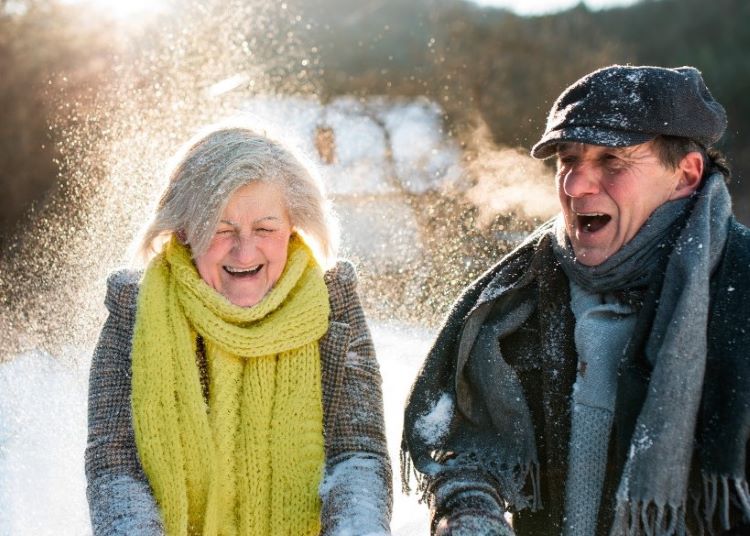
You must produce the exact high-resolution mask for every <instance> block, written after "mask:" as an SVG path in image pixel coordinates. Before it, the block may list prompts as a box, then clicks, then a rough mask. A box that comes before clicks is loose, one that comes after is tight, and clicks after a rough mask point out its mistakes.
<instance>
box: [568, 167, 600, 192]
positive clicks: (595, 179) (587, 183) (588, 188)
mask: <svg viewBox="0 0 750 536" xmlns="http://www.w3.org/2000/svg"><path fill="white" fill-rule="evenodd" d="M599 181H600V177H599V175H598V173H597V170H596V169H595V167H594V166H592V165H591V164H589V163H587V162H581V163H579V164H578V165H576V166H575V167H573V168H571V169H570V170H569V171H568V172H567V173H566V174H565V176H564V177H563V190H564V191H565V194H566V195H568V196H569V197H584V196H587V195H593V194H596V193H599Z"/></svg>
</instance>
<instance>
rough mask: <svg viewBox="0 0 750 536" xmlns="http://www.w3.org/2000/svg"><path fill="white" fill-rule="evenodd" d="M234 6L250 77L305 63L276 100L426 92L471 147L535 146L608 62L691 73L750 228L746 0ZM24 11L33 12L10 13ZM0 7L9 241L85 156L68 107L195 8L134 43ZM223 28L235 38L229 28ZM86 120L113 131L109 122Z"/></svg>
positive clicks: (310, 0)
mask: <svg viewBox="0 0 750 536" xmlns="http://www.w3.org/2000/svg"><path fill="white" fill-rule="evenodd" d="M232 1H233V2H234V3H235V4H236V3H238V0H232ZM228 3H229V2H224V3H222V2H215V9H214V11H210V10H206V11H205V12H204V13H203V16H204V17H205V20H206V25H207V26H210V25H214V26H215V28H211V29H210V31H207V34H208V35H216V36H221V37H222V39H229V37H226V36H237V37H236V39H234V37H231V38H232V39H234V41H232V42H234V43H239V42H242V43H244V44H243V46H245V45H246V44H247V43H248V42H249V43H250V45H248V46H249V47H252V48H253V53H252V54H250V53H248V54H247V56H246V59H245V60H242V61H246V62H247V68H248V70H251V69H253V65H256V67H257V64H258V62H268V61H269V60H270V58H273V57H274V56H284V55H288V56H289V57H291V56H292V55H295V54H296V55H298V56H299V57H300V58H304V59H303V60H301V61H300V62H297V61H296V60H295V61H294V62H288V63H287V64H284V65H282V66H281V67H274V66H271V67H268V68H267V69H266V74H268V73H269V72H273V76H274V77H275V78H272V79H273V80H276V81H278V84H277V85H278V87H277V88H276V91H278V92H282V93H304V94H308V95H309V94H316V95H318V96H319V97H320V98H321V99H322V100H323V101H324V102H326V101H328V100H331V99H333V98H335V97H337V96H340V95H344V94H353V95H367V96H372V95H388V96H405V97H414V96H420V95H426V96H428V97H429V98H431V99H432V100H434V101H436V102H437V103H439V104H440V106H442V108H443V109H444V110H445V112H446V118H445V119H446V123H447V127H448V129H449V131H450V132H451V134H452V135H454V136H456V137H457V138H458V140H459V142H460V143H461V144H463V145H464V146H468V145H471V144H472V143H473V142H474V141H475V137H476V135H477V132H480V131H481V132H489V133H490V137H491V139H492V140H493V141H494V142H495V143H496V144H498V145H507V146H511V147H522V148H529V147H530V146H531V145H532V144H533V143H534V142H535V141H536V139H537V138H538V136H539V134H540V132H541V131H542V129H543V126H544V120H545V115H546V113H547V110H548V108H549V106H550V104H551V102H552V101H553V99H554V98H555V97H556V96H557V95H558V94H559V93H560V91H561V90H562V89H563V88H564V87H565V86H566V85H567V84H568V83H570V82H571V81H573V80H575V79H576V78H578V77H579V76H581V75H583V74H585V73H586V72H589V71H591V70H592V69H594V68H597V67H600V66H602V65H606V64H610V63H632V64H658V65H666V66H678V65H684V64H691V65H694V66H696V67H698V68H699V69H701V70H702V71H703V73H704V76H705V78H706V80H707V82H708V85H709V87H710V88H711V89H712V90H713V92H714V94H715V96H716V97H717V99H718V100H719V101H721V102H722V103H723V104H724V105H725V106H726V108H727V111H728V114H729V120H730V128H729V131H728V132H727V135H726V136H725V138H724V139H723V141H722V143H721V148H723V149H724V150H725V151H726V152H727V153H728V155H729V157H730V162H731V163H732V164H733V168H734V170H735V177H734V180H733V184H732V186H731V188H732V190H733V193H734V201H735V208H736V211H737V212H738V214H739V216H740V218H741V219H742V220H743V221H744V222H746V223H748V222H750V150H748V148H750V99H747V98H746V95H747V94H748V93H749V92H750V56H748V55H747V53H746V51H747V50H750V3H748V2H745V1H743V0H715V1H713V2H705V1H703V0H651V1H644V2H641V3H640V4H636V5H634V6H631V7H628V8H618V9H610V10H604V11H589V10H588V9H586V8H585V6H583V5H580V6H579V7H577V8H574V9H571V10H568V11H565V12H562V13H559V14H555V15H549V16H542V17H530V18H525V17H519V16H516V15H514V14H512V13H510V12H508V11H504V10H499V9H488V8H478V7H476V6H475V5H474V4H470V3H467V2H464V1H461V0H408V1H406V0H371V1H368V2H352V1H350V0H288V1H287V2H286V3H283V4H279V6H280V7H274V8H271V7H269V6H266V5H265V4H263V6H264V9H263V11H262V17H264V19H263V23H262V24H259V23H258V18H257V17H255V15H254V13H255V11H253V10H249V12H250V16H246V17H243V16H239V15H238V16H237V17H234V18H233V19H232V18H231V17H228V18H226V19H224V18H222V17H221V16H218V15H216V13H218V12H219V11H221V9H222V5H224V4H227V5H228ZM239 3H242V2H239ZM245 3H246V4H248V5H249V4H251V3H253V0H246V2H245ZM254 3H255V4H258V2H254ZM19 4H24V5H27V6H29V9H27V10H25V11H23V10H22V11H18V10H9V9H8V6H12V5H15V6H17V5H19ZM227 9H229V8H227ZM0 10H2V11H0V71H1V72H2V73H3V76H2V77H0V107H1V108H2V109H3V110H4V112H3V121H2V122H1V123H0V181H1V182H2V184H3V185H4V186H5V195H4V196H2V198H0V244H2V243H3V242H2V240H3V239H4V238H6V239H7V236H9V232H10V231H9V230H10V229H11V228H12V227H13V226H16V225H17V224H18V221H19V220H20V219H21V217H22V215H23V214H24V213H25V212H27V211H28V208H29V206H30V204H31V203H32V202H33V201H34V200H37V201H38V200H41V199H43V198H44V196H45V194H46V192H48V191H49V190H50V189H51V188H54V186H55V184H56V182H57V181H58V172H59V165H58V161H59V160H60V158H61V153H65V152H66V151H67V152H68V153H70V152H71V151H76V150H81V149H80V148H76V147H75V146H73V145H71V144H70V143H69V142H68V140H66V139H65V137H64V133H65V131H66V128H67V127H69V126H70V124H71V123H80V122H81V121H82V116H81V115H80V114H78V115H76V114H74V113H71V112H70V108H71V103H72V102H73V101H75V102H74V104H75V105H77V106H79V107H80V106H81V103H82V102H83V103H85V102H86V101H87V100H91V99H94V98H95V97H96V95H97V94H98V93H99V89H100V88H101V87H103V86H107V85H111V84H112V80H113V79H114V78H116V77H117V76H118V74H119V73H120V71H118V68H117V66H118V65H120V64H123V63H127V61H128V58H130V57H146V56H148V55H149V54H150V53H152V52H153V50H150V49H149V47H153V46H155V45H154V43H155V42H158V39H156V38H155V37H154V36H157V35H159V36H163V34H164V32H165V31H167V30H165V27H166V26H165V25H167V24H172V28H175V27H179V22H180V19H179V17H181V16H186V15H185V12H187V11H188V10H186V9H181V10H180V11H179V13H176V14H172V15H169V16H167V17H165V19H164V20H163V21H162V22H161V23H159V24H152V25H151V26H143V27H141V28H139V29H138V30H137V31H135V34H136V35H135V36H133V35H130V36H128V37H118V36H117V35H116V32H115V30H113V28H112V27H111V26H110V25H108V24H106V23H103V22H101V21H99V22H92V21H91V20H90V15H89V14H88V13H87V12H86V9H85V7H83V6H82V5H81V4H75V3H72V4H58V3H57V2H54V1H52V0H36V1H34V0H28V1H27V2H3V3H2V4H0ZM259 13H260V12H259ZM222 16H224V17H226V14H225V15H222ZM258 16H260V15H258ZM224 20H231V29H227V28H223V27H222V24H224V22H223V21H224ZM84 21H86V22H84ZM243 24H245V25H246V26H247V29H245V27H244V26H243ZM261 26H263V27H266V28H268V31H267V32H266V33H265V34H264V33H263V32H262V31H259V30H258V28H259V27H261ZM251 27H252V28H251ZM230 30H231V31H230ZM265 35H268V36H270V37H269V38H265V37H264V36H265ZM279 35H287V36H292V35H293V36H294V41H295V47H296V48H295V52H290V50H291V49H290V48H289V47H286V48H285V46H281V45H278V36H279ZM251 37H252V38H251ZM243 39H244V41H243ZM272 45H273V46H272ZM277 45H278V46H277ZM192 46H193V47H197V48H200V47H201V45H200V44H195V43H193V45H192ZM217 46H218V44H217V43H210V45H209V43H206V44H205V45H204V48H205V49H207V50H208V49H210V47H213V49H215V48H216V47H217ZM238 47H239V45H238ZM213 49H211V50H213ZM300 51H302V52H300ZM221 53H222V52H221V51H218V52H217V54H221ZM238 57H244V56H241V55H239V56H238ZM295 57H296V56H295ZM233 61H234V60H233ZM118 62H119V63H118ZM235 65H237V62H236V61H235ZM139 76H140V77H141V79H140V80H139V81H137V82H136V83H134V84H131V86H130V89H134V90H135V91H138V90H139V87H140V86H143V87H148V86H150V85H153V84H155V83H158V82H153V80H157V81H158V80H159V77H160V73H159V72H158V69H157V70H154V71H148V70H143V72H141V73H140V75H139ZM161 76H165V77H166V76H167V74H165V73H161ZM206 76H208V74H207V75H206ZM139 84H140V86H139ZM282 86H283V87H282ZM264 89H266V90H268V89H269V86H268V84H266V86H265V88H264ZM245 90H246V92H250V93H252V91H253V90H252V89H249V88H245ZM120 96H121V98H123V99H128V98H129V97H128V94H127V93H124V94H121V95H120ZM85 120H86V121H90V122H91V124H92V125H94V127H95V128H102V129H106V124H105V122H106V119H104V120H99V121H97V119H96V118H93V119H92V118H91V117H86V118H85ZM50 125H54V128H52V129H50ZM165 156H166V155H165ZM63 171H65V170H63Z"/></svg>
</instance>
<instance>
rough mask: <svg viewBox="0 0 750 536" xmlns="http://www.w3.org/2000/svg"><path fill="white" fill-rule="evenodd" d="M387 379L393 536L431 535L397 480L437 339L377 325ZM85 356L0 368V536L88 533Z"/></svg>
mask: <svg viewBox="0 0 750 536" xmlns="http://www.w3.org/2000/svg"><path fill="white" fill-rule="evenodd" d="M372 328H373V338H374V340H375V346H376V348H377V353H378V359H379V361H380V366H381V371H382V374H383V392H384V398H385V414H386V429H387V434H388V441H389V447H390V451H391V457H392V460H393V472H394V498H395V505H394V512H393V523H392V525H391V526H392V529H393V534H394V535H399V536H417V535H424V534H427V532H428V529H427V508H426V507H425V506H424V505H421V504H418V503H417V501H416V499H415V497H413V496H409V497H407V496H403V495H402V494H401V492H400V488H401V486H400V482H399V480H398V475H399V469H398V448H399V444H400V435H401V424H402V418H403V404H404V400H405V397H406V394H407V392H408V389H409V387H410V385H411V382H412V380H413V379H414V376H415V374H416V372H417V370H418V368H419V366H420V365H421V362H422V359H423V357H424V355H425V354H426V352H427V350H428V348H429V344H430V342H431V340H432V337H433V333H432V332H430V331H429V330H426V329H421V328H412V327H406V326H403V325H398V324H389V325H384V324H376V325H373V326H372ZM88 365H89V359H88V356H81V355H76V352H75V349H64V350H61V355H59V356H52V355H49V354H46V353H43V352H29V353H26V354H23V355H19V356H17V357H15V358H14V359H13V360H11V361H9V362H6V363H3V364H0V505H2V506H1V507H0V536H10V535H12V536H26V535H28V536H32V535H33V536H46V535H50V536H52V535H54V536H66V535H70V536H82V535H86V534H90V533H91V527H90V525H89V519H88V506H87V504H86V495H85V487H86V481H85V477H84V472H83V453H84V449H85V446H86V390H87V375H88Z"/></svg>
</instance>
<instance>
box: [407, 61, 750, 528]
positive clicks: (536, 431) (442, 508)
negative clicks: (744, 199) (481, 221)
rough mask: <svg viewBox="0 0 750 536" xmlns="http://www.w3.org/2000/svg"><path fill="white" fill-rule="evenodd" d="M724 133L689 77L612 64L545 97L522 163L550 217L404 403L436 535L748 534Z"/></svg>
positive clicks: (743, 294) (495, 275)
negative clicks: (548, 198) (549, 182)
mask: <svg viewBox="0 0 750 536" xmlns="http://www.w3.org/2000/svg"><path fill="white" fill-rule="evenodd" d="M725 128H726V114H725V111H724V109H723V108H722V106H721V105H720V104H719V103H718V102H716V101H715V100H714V98H713V97H712V95H711V93H710V92H709V90H708V88H707V87H706V85H705V83H704V81H703V78H702V77H701V75H700V73H699V72H698V71H697V70H696V69H694V68H692V67H682V68H678V69H665V68H659V67H630V66H612V67H607V68H604V69H600V70H598V71H595V72H593V73H591V74H589V75H587V76H585V77H583V78H582V79H580V80H578V81H577V82H575V83H574V84H573V85H571V86H570V87H569V88H567V89H566V90H565V91H564V92H563V93H562V95H561V96H560V97H559V98H558V100H557V101H556V102H555V104H554V105H553V107H552V110H551V112H550V115H549V118H548V121H547V128H546V131H545V133H544V135H543V136H542V139H541V140H540V141H539V143H537V144H536V145H535V146H534V148H533V149H532V153H531V154H532V155H533V156H534V157H536V158H547V157H555V158H556V160H557V173H556V179H557V190H558V194H559V199H560V208H561V214H560V215H559V216H558V217H556V218H555V219H553V220H552V221H550V222H548V223H546V224H544V225H542V226H541V227H540V228H539V229H537V230H536V231H535V232H534V233H533V234H532V235H531V236H529V237H528V238H527V239H526V240H525V241H524V243H523V244H521V245H520V246H519V247H518V248H517V249H516V250H515V251H513V252H512V253H510V254H509V255H508V256H507V257H505V258H504V259H502V260H501V261H500V263H499V264H497V265H496V266H494V267H493V268H491V269H490V270H489V271H488V272H487V273H485V274H484V275H483V276H482V277H480V278H479V279H478V280H477V281H476V282H475V283H473V284H472V285H471V286H470V287H469V288H468V289H467V290H466V291H465V292H464V294H463V295H462V296H461V297H460V298H459V300H458V301H457V302H456V304H455V306H454V308H453V309H452V311H451V313H450V315H449V317H448V319H447V321H446V324H445V325H444V326H443V328H442V330H441V332H440V335H439V336H438V338H437V341H436V342H435V344H434V346H433V348H432V350H431V351H430V353H429V355H428V356H427V359H426V361H425V363H424V366H423V368H422V370H421V371H420V373H419V376H418V377H417V379H416V381H415V383H414V386H413V388H412V391H411V393H410V396H409V399H408V402H407V408H406V415H405V421H404V423H405V430H404V440H403V447H402V448H403V456H402V462H403V471H402V472H403V473H404V474H403V475H402V476H404V478H405V482H406V483H408V479H409V473H410V472H411V471H410V468H409V460H410V459H411V462H412V463H413V465H414V468H415V469H416V471H415V474H416V477H417V482H418V484H419V488H420V490H421V491H423V492H424V493H425V496H426V498H427V499H428V501H429V505H430V508H431V513H432V532H433V534H439V535H472V536H478V535H494V534H503V535H504V534H514V533H515V534H518V535H534V536H545V535H558V534H564V535H566V536H567V535H570V536H574V535H575V536H587V535H604V534H610V535H620V534H623V535H624V534H637V535H640V534H654V535H673V534H689V533H695V534H697V533H700V534H703V533H704V532H705V533H711V534H750V524H748V523H749V522H750V493H749V492H748V476H747V475H748V469H747V463H746V456H747V449H748V434H749V432H750V285H748V277H749V276H750V231H749V230H748V229H747V228H745V227H743V226H742V225H740V224H739V223H737V222H736V221H735V219H734V217H733V216H732V211H731V203H730V198H729V193H728V192H727V188H726V182H727V180H728V178H729V172H728V169H727V167H726V165H725V163H724V160H723V158H722V157H721V156H720V155H719V153H718V152H717V151H716V150H715V149H713V148H712V145H713V144H715V143H716V142H717V141H718V140H719V138H720V137H721V136H722V134H723V132H724V130H725ZM406 487H408V486H406ZM511 517H512V527H513V528H512V529H511V528H510V524H509V523H508V520H509V519H510V518H511Z"/></svg>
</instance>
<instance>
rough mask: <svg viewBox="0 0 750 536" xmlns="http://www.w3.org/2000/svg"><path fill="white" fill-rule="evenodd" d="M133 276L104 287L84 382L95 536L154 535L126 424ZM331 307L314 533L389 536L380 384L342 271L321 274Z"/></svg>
mask: <svg viewBox="0 0 750 536" xmlns="http://www.w3.org/2000/svg"><path fill="white" fill-rule="evenodd" d="M140 275H141V274H140V273H139V272H133V271H124V270H123V271H119V272H115V273H113V274H112V275H111V276H110V277H109V279H108V281H107V296H106V299H105V304H106V306H107V309H108V310H109V317H108V318H107V320H106V322H105V324H104V327H103V328H102V331H101V335H100V337H99V342H98V344H97V346H96V350H95V352H94V357H93V361H92V364H91V375H90V379H89V406H88V445H87V447H86V478H87V482H88V486H87V496H88V502H89V508H90V512H91V521H92V526H93V529H94V534H96V535H129V536H132V535H160V534H163V527H162V523H161V519H160V514H159V509H158V507H157V505H156V502H155V500H154V498H153V495H152V494H151V488H150V486H149V483H148V479H147V478H146V475H145V473H144V472H143V468H142V466H141V463H140V460H139V458H138V452H137V450H136V445H135V436H134V433H133V423H132V418H131V405H130V402H131V401H130V394H131V361H130V351H131V339H132V335H133V328H134V324H135V313H136V300H137V295H138V286H139V279H140ZM325 282H326V285H327V286H328V293H329V299H330V305H331V316H330V325H329V328H328V332H327V333H326V334H325V336H324V337H323V338H322V339H321V341H320V354H321V360H322V362H321V366H322V369H321V375H322V385H323V415H324V423H323V432H324V436H325V475H324V477H323V481H322V483H321V486H320V494H321V499H322V509H321V527H322V528H321V534H325V535H336V534H365V533H368V534H369V533H373V534H389V533H390V532H389V523H390V517H391V507H392V484H391V468H390V467H391V466H390V461H389V457H388V451H387V448H386V439H385V427H384V423H383V397H382V392H381V382H382V381H381V377H380V370H379V367H378V363H377V360H376V359H375V349H374V346H373V343H372V338H371V336H370V332H369V330H368V328H367V324H366V323H365V317H364V312H363V310H362V306H361V303H360V301H359V297H358V296H357V292H356V284H357V277H356V273H355V271H354V267H353V266H352V265H351V264H350V263H348V262H339V263H338V264H337V265H336V266H335V267H334V268H332V269H331V270H329V271H328V272H327V273H326V274H325Z"/></svg>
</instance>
